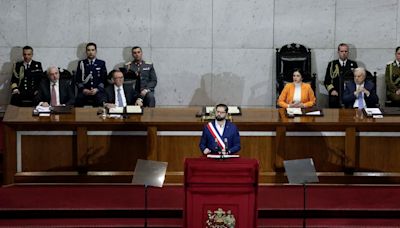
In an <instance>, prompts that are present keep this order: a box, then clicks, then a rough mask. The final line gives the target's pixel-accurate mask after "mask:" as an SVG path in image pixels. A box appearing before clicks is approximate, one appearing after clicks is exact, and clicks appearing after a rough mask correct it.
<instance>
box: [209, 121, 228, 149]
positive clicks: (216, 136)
mask: <svg viewBox="0 0 400 228" xmlns="http://www.w3.org/2000/svg"><path fill="white" fill-rule="evenodd" d="M207 128H208V131H209V132H210V133H211V135H212V136H213V137H214V139H215V141H216V142H217V143H218V146H219V147H221V149H222V150H223V151H225V148H226V145H225V143H224V141H222V139H221V137H220V136H219V134H218V132H217V129H215V127H214V125H213V124H212V122H209V123H208V124H207Z"/></svg>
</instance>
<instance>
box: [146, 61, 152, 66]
mask: <svg viewBox="0 0 400 228" xmlns="http://www.w3.org/2000/svg"><path fill="white" fill-rule="evenodd" d="M144 63H146V64H150V65H151V64H153V63H152V62H150V61H144Z"/></svg>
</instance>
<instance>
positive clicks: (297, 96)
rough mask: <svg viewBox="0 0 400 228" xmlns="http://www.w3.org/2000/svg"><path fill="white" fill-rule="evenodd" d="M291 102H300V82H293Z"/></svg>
mask: <svg viewBox="0 0 400 228" xmlns="http://www.w3.org/2000/svg"><path fill="white" fill-rule="evenodd" d="M293 102H294V103H300V102H301V82H300V83H294V95H293Z"/></svg>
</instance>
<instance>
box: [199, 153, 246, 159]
mask: <svg viewBox="0 0 400 228" xmlns="http://www.w3.org/2000/svg"><path fill="white" fill-rule="evenodd" d="M239 157H240V156H239V154H208V155H207V158H217V159H219V158H221V159H223V158H239Z"/></svg>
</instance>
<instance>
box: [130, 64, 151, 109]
mask: <svg viewBox="0 0 400 228" xmlns="http://www.w3.org/2000/svg"><path fill="white" fill-rule="evenodd" d="M126 65H127V68H128V74H127V75H128V77H129V75H130V74H134V75H135V76H136V84H135V90H136V91H137V92H138V93H139V94H140V92H141V91H142V90H143V89H147V90H150V92H148V93H147V94H146V96H145V97H143V106H145V107H155V105H156V101H155V97H154V88H155V87H156V85H157V75H156V71H155V70H154V66H153V63H151V62H147V61H143V60H142V61H140V62H139V63H135V62H130V63H127V64H126ZM138 79H140V80H138Z"/></svg>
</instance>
